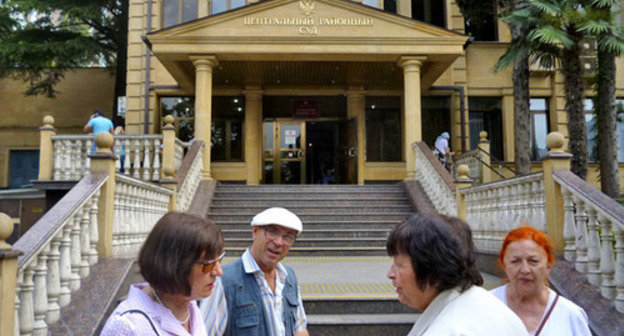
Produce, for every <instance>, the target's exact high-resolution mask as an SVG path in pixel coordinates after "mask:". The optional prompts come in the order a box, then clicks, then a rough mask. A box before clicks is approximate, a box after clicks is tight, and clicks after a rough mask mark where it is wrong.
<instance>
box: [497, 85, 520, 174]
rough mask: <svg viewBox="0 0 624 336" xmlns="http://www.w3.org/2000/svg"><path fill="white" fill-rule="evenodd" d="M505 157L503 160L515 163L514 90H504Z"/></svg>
mask: <svg viewBox="0 0 624 336" xmlns="http://www.w3.org/2000/svg"><path fill="white" fill-rule="evenodd" d="M503 94H504V95H503V110H502V118H503V157H502V158H499V159H501V160H503V159H506V160H507V161H512V162H513V161H514V160H515V157H516V151H515V148H514V133H515V130H514V96H513V90H503Z"/></svg>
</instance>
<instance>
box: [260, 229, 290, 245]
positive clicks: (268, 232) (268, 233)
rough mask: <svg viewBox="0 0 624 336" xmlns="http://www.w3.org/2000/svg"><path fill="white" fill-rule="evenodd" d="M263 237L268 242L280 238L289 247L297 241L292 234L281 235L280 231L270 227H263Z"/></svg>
mask: <svg viewBox="0 0 624 336" xmlns="http://www.w3.org/2000/svg"><path fill="white" fill-rule="evenodd" d="M264 236H265V237H266V239H268V240H276V239H277V238H278V237H282V241H283V242H284V244H286V245H291V244H292V243H294V242H295V239H297V236H296V235H295V234H294V233H291V232H288V233H285V234H282V235H281V234H280V230H279V229H277V228H275V227H272V226H265V227H264Z"/></svg>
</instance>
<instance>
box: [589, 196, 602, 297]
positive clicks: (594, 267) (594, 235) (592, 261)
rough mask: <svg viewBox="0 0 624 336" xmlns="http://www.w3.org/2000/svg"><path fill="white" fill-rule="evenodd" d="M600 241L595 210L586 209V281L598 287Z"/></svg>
mask: <svg viewBox="0 0 624 336" xmlns="http://www.w3.org/2000/svg"><path fill="white" fill-rule="evenodd" d="M599 267H600V240H599V238H598V221H597V214H596V210H595V209H593V208H588V209H587V280H588V281H589V283H590V284H592V285H594V286H600V269H599Z"/></svg>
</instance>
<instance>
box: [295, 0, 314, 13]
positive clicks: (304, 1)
mask: <svg viewBox="0 0 624 336" xmlns="http://www.w3.org/2000/svg"><path fill="white" fill-rule="evenodd" d="M315 6H316V4H315V3H314V0H301V1H299V9H301V11H302V12H303V13H304V14H305V15H310V14H312V12H313V11H314V7H315Z"/></svg>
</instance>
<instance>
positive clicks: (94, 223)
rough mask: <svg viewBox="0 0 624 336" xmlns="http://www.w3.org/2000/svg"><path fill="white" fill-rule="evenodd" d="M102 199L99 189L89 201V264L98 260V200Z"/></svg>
mask: <svg viewBox="0 0 624 336" xmlns="http://www.w3.org/2000/svg"><path fill="white" fill-rule="evenodd" d="M99 199H100V189H98V190H97V191H96V192H95V194H93V197H91V200H90V201H89V217H90V220H89V233H90V234H89V245H90V247H91V248H90V249H89V265H94V264H95V263H97V261H98V252H97V244H98V242H99V241H100V233H99V232H98V220H97V214H98V201H99Z"/></svg>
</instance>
